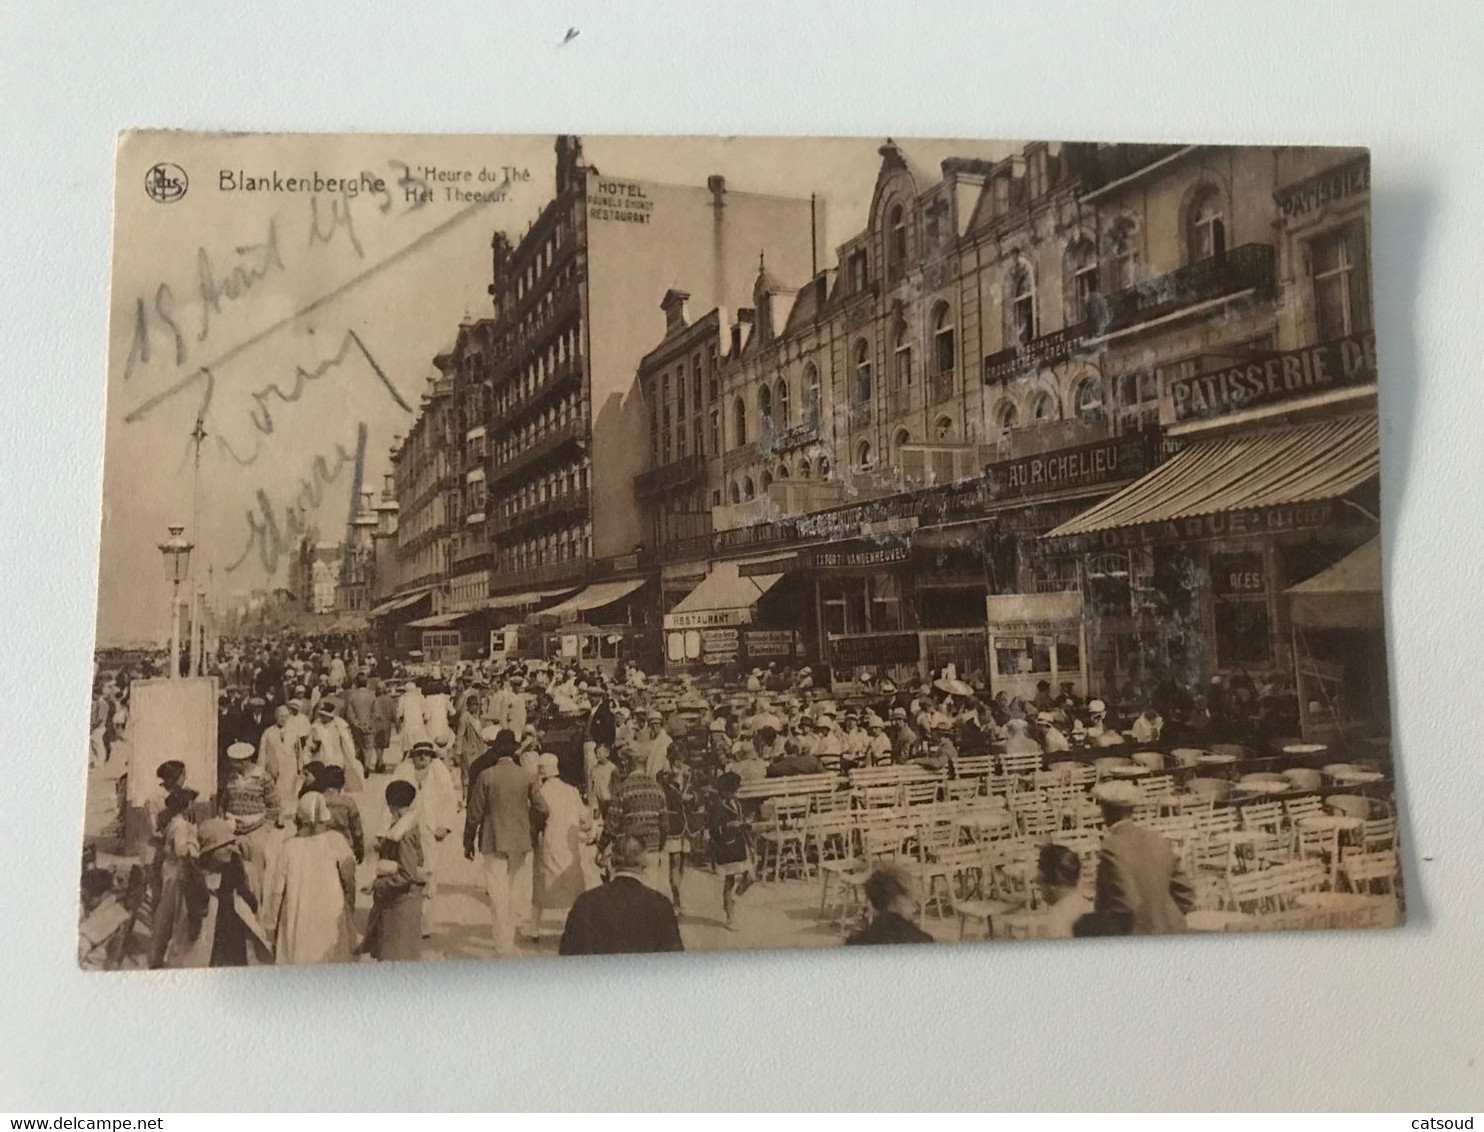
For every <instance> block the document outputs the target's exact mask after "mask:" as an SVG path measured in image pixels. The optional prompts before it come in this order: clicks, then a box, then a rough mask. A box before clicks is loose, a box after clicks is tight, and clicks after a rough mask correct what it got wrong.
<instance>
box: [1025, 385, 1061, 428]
mask: <svg viewBox="0 0 1484 1132" xmlns="http://www.w3.org/2000/svg"><path fill="white" fill-rule="evenodd" d="M1056 417H1057V412H1056V401H1055V399H1053V398H1052V396H1051V394H1050V393H1038V394H1036V399H1035V400H1034V401H1032V402H1031V420H1033V421H1035V422H1036V423H1037V424H1043V423H1045V422H1046V421H1054V420H1056Z"/></svg>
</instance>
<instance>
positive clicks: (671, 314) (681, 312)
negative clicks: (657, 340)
mask: <svg viewBox="0 0 1484 1132" xmlns="http://www.w3.org/2000/svg"><path fill="white" fill-rule="evenodd" d="M689 299H690V292H689V291H678V290H676V289H675V288H673V287H672V288H670V290H668V291H666V292H665V297H664V298H663V299H661V300H660V310H662V311H664V312H665V334H666V335H667V336H668V335H671V334H673V333H675V331H677V330H683V329H684V328H685V327H686V326H687V325H689V323H690V310H689V307H688V306H687V303H688V301H689Z"/></svg>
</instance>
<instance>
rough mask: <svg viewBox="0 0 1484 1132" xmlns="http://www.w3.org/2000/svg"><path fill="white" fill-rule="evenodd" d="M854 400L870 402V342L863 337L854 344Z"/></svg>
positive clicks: (859, 402) (862, 403)
mask: <svg viewBox="0 0 1484 1132" xmlns="http://www.w3.org/2000/svg"><path fill="white" fill-rule="evenodd" d="M855 401H856V404H858V405H869V404H870V403H871V344H870V343H869V342H867V341H866V340H865V339H864V338H862V339H861V340H860V341H859V342H857V343H856V344H855Z"/></svg>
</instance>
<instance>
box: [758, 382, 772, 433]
mask: <svg viewBox="0 0 1484 1132" xmlns="http://www.w3.org/2000/svg"><path fill="white" fill-rule="evenodd" d="M757 417H758V421H759V422H761V423H762V425H763V426H764V427H766V426H768V425H770V424H772V423H773V390H772V389H771V388H770V387H769V385H768V383H767V382H766V381H765V382H763V383H762V384H761V385H760V386H758V390H757Z"/></svg>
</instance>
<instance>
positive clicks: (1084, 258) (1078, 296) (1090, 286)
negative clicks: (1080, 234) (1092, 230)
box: [1067, 240, 1098, 323]
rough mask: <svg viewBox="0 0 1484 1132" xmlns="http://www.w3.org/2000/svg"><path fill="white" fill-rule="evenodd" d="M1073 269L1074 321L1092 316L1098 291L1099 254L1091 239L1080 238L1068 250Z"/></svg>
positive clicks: (1068, 261) (1072, 297) (1072, 319)
mask: <svg viewBox="0 0 1484 1132" xmlns="http://www.w3.org/2000/svg"><path fill="white" fill-rule="evenodd" d="M1067 263H1068V266H1069V267H1070V270H1071V281H1072V286H1071V300H1072V310H1071V319H1070V321H1071V322H1073V323H1077V322H1083V321H1085V320H1087V319H1089V318H1091V317H1092V297H1093V296H1094V295H1096V294H1097V293H1098V255H1097V251H1096V249H1094V248H1093V246H1092V242H1091V241H1090V240H1078V241H1077V242H1076V243H1075V244H1073V245H1072V246H1071V248H1070V249H1069V250H1068V252H1067Z"/></svg>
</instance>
